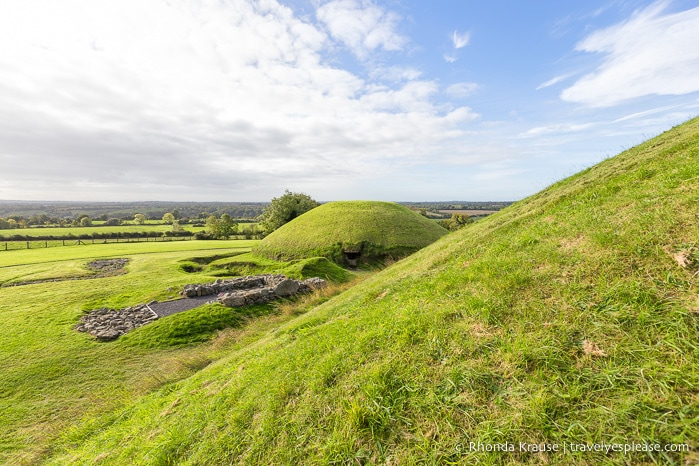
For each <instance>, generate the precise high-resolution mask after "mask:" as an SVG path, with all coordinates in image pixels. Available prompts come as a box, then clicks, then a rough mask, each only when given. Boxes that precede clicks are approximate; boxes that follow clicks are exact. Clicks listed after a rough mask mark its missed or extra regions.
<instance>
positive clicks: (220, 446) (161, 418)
mask: <svg viewBox="0 0 699 466" xmlns="http://www.w3.org/2000/svg"><path fill="white" fill-rule="evenodd" d="M697 179H699V119H695V120H692V121H690V122H688V123H686V124H685V125H682V126H680V127H678V128H675V129H673V130H671V131H670V132H668V133H666V134H663V135H661V136H659V137H658V138H655V139H652V140H650V141H648V142H646V143H644V144H642V145H640V146H638V147H636V148H633V149H631V150H629V151H626V152H624V153H623V154H621V155H619V156H617V157H615V158H612V159H609V160H607V161H605V162H603V163H601V164H599V165H598V166H595V167H593V168H590V169H588V170H584V171H583V172H581V173H579V174H577V175H575V176H573V177H570V178H568V179H566V180H564V181H561V182H559V183H556V184H555V185H553V186H551V187H550V188H548V189H546V190H544V191H542V192H541V193H539V194H537V195H535V196H532V197H530V198H528V199H526V200H524V201H522V202H519V203H516V204H514V205H512V206H510V207H508V208H506V209H504V210H502V211H500V212H498V213H496V214H493V215H492V216H490V217H487V218H485V219H483V220H482V221H479V222H477V223H476V224H474V225H471V226H469V227H468V228H465V229H463V230H460V231H458V232H455V233H452V234H449V235H448V236H446V237H445V238H443V239H442V240H440V241H438V242H435V243H434V244H432V245H431V246H428V247H426V248H424V249H423V250H421V251H419V252H417V253H416V254H414V255H412V256H410V257H408V258H406V259H403V260H401V261H399V262H398V263H396V264H395V265H393V266H391V267H389V268H388V269H386V270H384V271H383V272H380V273H378V274H375V275H373V276H371V277H369V278H366V279H365V280H364V281H363V282H362V283H360V284H359V285H357V286H355V287H353V288H351V289H348V290H347V291H344V292H343V293H341V294H339V295H337V296H335V297H333V298H332V299H329V300H327V301H325V302H324V303H323V304H320V305H315V304H314V305H312V306H311V307H310V308H309V309H308V310H307V312H305V313H304V314H302V315H299V316H296V317H293V318H290V319H288V320H287V321H285V322H283V323H278V325H276V326H273V327H265V330H264V331H263V330H261V329H262V327H257V330H255V331H254V332H253V334H254V337H252V338H250V339H247V338H246V337H245V336H242V337H241V338H240V340H238V341H237V342H236V343H235V344H233V345H232V346H230V347H228V348H227V349H226V351H225V356H223V357H222V358H221V359H220V360H217V361H216V362H214V363H212V364H209V365H207V367H205V368H203V369H202V370H199V371H198V372H197V373H196V374H193V375H191V376H190V377H188V378H186V379H183V380H181V381H179V382H177V383H173V384H170V385H167V386H165V387H163V388H161V389H160V390H157V391H155V392H153V393H151V394H148V395H146V396H143V397H137V396H133V395H132V399H133V401H132V402H131V403H128V404H127V403H125V405H124V406H123V407H121V408H118V409H115V410H114V411H112V412H110V413H108V414H103V415H101V416H93V417H90V416H86V417H87V419H86V421H85V422H82V423H81V424H79V425H73V427H71V428H67V429H63V435H62V437H61V438H60V439H59V440H57V441H56V442H54V443H53V444H52V445H53V449H52V450H51V451H47V452H46V453H45V455H44V456H43V457H42V459H43V461H44V462H45V463H46V464H93V463H94V462H96V461H99V462H100V464H124V463H129V464H183V465H184V464H379V463H381V464H407V465H410V464H415V465H417V464H491V465H495V464H579V465H587V464H678V465H680V464H694V463H696V462H697V461H698V460H699V457H698V456H697V453H696V449H697V448H699V427H698V426H699V422H698V421H699V398H698V397H697V387H699V372H698V371H697V367H699V345H698V342H697V335H699V320H698V319H699V298H698V294H699V293H698V291H699V290H698V289H697V272H696V262H695V259H696V250H697V247H699V245H698V244H697V229H696V228H697V221H698V218H699V183H697ZM678 254H679V255H680V256H682V257H686V258H687V259H686V261H685V262H684V265H683V264H682V263H681V262H682V261H679V260H678V259H677V258H676V257H677V255H678ZM290 314H291V315H293V313H290ZM285 315H286V314H285ZM15 325H16V324H15ZM231 332H235V330H231ZM231 335H240V334H237V333H232V334H231ZM243 335H244V334H243ZM115 347H116V346H115ZM38 360H41V358H38ZM50 367H51V365H50V364H47V365H46V367H45V368H43V369H42V370H48V369H49V368H50ZM30 386H34V384H30ZM469 442H474V443H476V444H477V443H482V444H484V445H485V444H494V443H505V442H509V443H513V444H514V445H517V446H518V445H519V442H526V443H531V444H534V443H537V444H538V443H542V442H543V443H546V444H549V445H553V444H558V445H559V446H560V447H561V451H558V452H553V451H551V452H538V453H536V452H525V451H521V450H519V449H517V450H516V451H514V452H498V451H477V450H469V449H468V448H467V446H468V445H469ZM571 443H574V444H590V445H591V444H601V443H606V444H612V443H613V444H632V443H635V444H645V443H649V444H654V443H658V444H660V445H669V444H688V445H690V446H691V447H692V448H693V451H691V452H665V451H662V452H639V453H628V454H624V453H614V452H610V453H605V452H600V451H588V452H580V451H570V449H568V450H564V449H563V445H570V444H571Z"/></svg>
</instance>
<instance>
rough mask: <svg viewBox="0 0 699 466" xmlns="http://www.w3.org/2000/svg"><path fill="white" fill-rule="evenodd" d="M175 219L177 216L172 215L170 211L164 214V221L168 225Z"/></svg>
mask: <svg viewBox="0 0 699 466" xmlns="http://www.w3.org/2000/svg"><path fill="white" fill-rule="evenodd" d="M174 221H175V216H174V215H172V214H171V213H170V212H168V213H166V214H165V215H163V222H165V223H167V224H168V225H172V223H173V222H174Z"/></svg>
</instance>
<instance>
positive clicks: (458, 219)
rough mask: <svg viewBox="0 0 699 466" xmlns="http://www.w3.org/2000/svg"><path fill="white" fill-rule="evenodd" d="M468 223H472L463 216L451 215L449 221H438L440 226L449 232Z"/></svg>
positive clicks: (466, 216) (470, 219)
mask: <svg viewBox="0 0 699 466" xmlns="http://www.w3.org/2000/svg"><path fill="white" fill-rule="evenodd" d="M470 223H473V219H472V218H471V217H469V216H468V215H465V214H451V219H450V220H440V221H439V224H440V225H442V226H443V227H444V228H446V229H447V230H450V231H456V230H459V229H461V228H463V227H465V226H466V225H468V224H470Z"/></svg>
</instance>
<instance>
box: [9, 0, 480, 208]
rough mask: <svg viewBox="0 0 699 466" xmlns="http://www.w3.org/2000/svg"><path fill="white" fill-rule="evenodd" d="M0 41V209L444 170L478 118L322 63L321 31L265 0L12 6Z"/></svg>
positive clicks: (414, 84)
mask: <svg viewBox="0 0 699 466" xmlns="http://www.w3.org/2000/svg"><path fill="white" fill-rule="evenodd" d="M333 3H337V2H333ZM350 3H351V4H354V5H357V3H354V2H349V3H347V2H344V3H343V4H344V5H349V4H350ZM326 5H327V4H326ZM335 8H338V5H335ZM362 8H364V10H369V11H370V12H371V11H374V10H373V8H374V7H372V6H371V5H370V4H362ZM375 17H376V18H378V20H377V21H378V22H377V23H376V24H384V25H386V24H389V23H390V21H389V20H388V17H387V16H386V13H383V16H381V15H380V14H379V13H377V12H375ZM379 29H380V28H379ZM389 29H390V28H389ZM358 37H362V38H361V39H358V42H357V44H360V45H358V46H359V47H364V48H365V49H367V48H371V47H372V46H375V47H381V48H385V49H390V48H391V47H393V46H395V47H397V46H398V45H397V42H390V41H389V40H388V37H389V36H386V37H385V40H384V39H381V40H379V39H377V38H376V37H375V38H373V39H371V38H369V37H368V36H362V35H361V34H360V36H358ZM392 40H395V36H394V37H393V39H392ZM399 42H400V41H399ZM0 43H2V44H11V46H7V47H3V48H2V49H0V121H3V124H2V125H0V166H1V167H2V170H1V171H0V186H2V191H0V194H2V196H3V197H15V198H21V197H25V198H36V197H37V196H39V197H45V196H46V194H41V193H48V192H51V193H52V194H50V196H51V197H53V198H73V199H75V198H76V197H77V198H85V197H86V196H87V197H89V198H90V199H119V198H121V199H127V198H128V199H134V198H136V199H138V198H149V199H155V198H160V199H235V200H245V199H249V200H254V199H257V200H259V199H268V198H270V197H271V196H273V195H277V194H278V193H279V191H280V189H282V188H283V187H284V186H285V185H287V186H288V182H289V181H288V180H289V179H290V178H293V180H294V182H295V183H297V184H307V185H320V184H326V185H338V184H341V183H343V182H344V181H343V180H347V179H349V178H352V177H356V176H374V175H376V174H379V173H389V172H390V171H391V168H392V166H394V165H395V163H396V161H397V160H400V161H401V163H404V164H408V165H409V164H416V163H421V162H425V161H430V162H431V163H438V160H439V158H440V157H442V155H441V154H455V153H459V150H460V149H459V148H460V147H461V146H463V143H464V141H463V138H464V137H465V135H464V131H463V127H462V126H463V125H465V124H468V123H469V122H470V121H473V120H474V119H475V118H477V115H476V114H475V113H474V112H473V111H471V109H469V108H467V107H458V108H455V107H453V106H450V107H449V108H448V109H447V110H446V111H445V107H444V106H443V105H442V104H440V103H439V102H436V101H435V99H436V98H437V95H438V94H439V88H438V85H437V84H436V82H434V81H429V80H420V74H419V72H417V71H416V70H411V69H409V68H403V69H399V68H395V69H388V70H387V71H386V74H387V75H391V74H393V75H394V76H398V77H400V80H399V81H398V83H397V84H395V83H389V84H390V86H389V85H375V84H370V83H368V82H367V81H366V80H365V79H363V78H362V77H360V76H358V75H356V74H353V73H351V72H349V71H347V70H344V69H341V68H338V67H333V66H330V65H327V64H325V63H324V60H323V53H324V51H325V50H326V48H327V47H328V43H329V38H328V36H327V35H326V33H325V32H323V30H321V29H320V28H319V27H317V26H316V25H313V24H309V23H306V22H303V21H301V20H299V19H298V18H296V17H294V15H293V13H292V11H291V10H290V9H288V8H286V7H283V6H281V5H279V4H278V3H276V2H274V1H272V0H268V1H266V2H264V3H260V2H257V1H256V2H252V1H237V2H222V3H218V2H206V1H191V2H187V3H184V2H168V1H166V0H151V1H149V2H141V1H138V0H122V1H120V2H118V3H115V2H112V1H110V0H101V1H100V0H90V1H78V0H73V1H70V0H65V1H62V2H55V1H51V0H46V1H43V2H42V1H38V0H31V1H30V0H14V1H13V0H6V1H4V2H2V3H1V4H0ZM362 44H363V45H362ZM391 44H394V45H391ZM435 148H437V149H435ZM471 157H472V156H471V155H470V154H467V155H464V156H463V157H462V162H463V163H468V161H469V160H472V158H471ZM27 166H30V167H32V169H31V170H27V169H26V167H27ZM80 186H84V187H85V186H89V187H90V188H89V190H87V191H83V194H82V195H80V194H77V195H76V194H75V193H77V192H78V191H77V190H78V189H79V187H80ZM154 186H157V188H155V187H154ZM86 189H87V188H86Z"/></svg>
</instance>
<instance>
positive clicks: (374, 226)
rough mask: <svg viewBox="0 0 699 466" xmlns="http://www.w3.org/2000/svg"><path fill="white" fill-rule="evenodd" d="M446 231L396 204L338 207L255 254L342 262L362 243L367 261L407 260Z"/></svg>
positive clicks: (314, 213) (309, 217)
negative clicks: (346, 253) (374, 258)
mask: <svg viewBox="0 0 699 466" xmlns="http://www.w3.org/2000/svg"><path fill="white" fill-rule="evenodd" d="M446 233H447V231H446V230H445V229H444V228H442V227H440V226H439V225H437V224H436V223H435V222H433V221H431V220H428V219H426V218H425V217H423V216H421V215H420V214H418V213H416V212H413V211H411V210H410V209H408V208H407V207H404V206H401V205H399V204H395V203H393V202H376V201H337V202H329V203H327V204H323V205H321V206H319V207H316V208H315V209H313V210H310V211H309V212H306V213H305V214H303V215H301V216H300V217H298V218H296V219H294V220H292V221H291V222H289V223H287V224H286V225H284V226H282V227H281V228H279V229H278V230H276V231H274V232H272V233H271V234H270V235H269V236H267V237H266V238H265V239H264V240H263V241H262V242H261V243H260V244H258V245H257V246H256V247H255V249H254V252H255V253H256V254H260V255H263V256H267V257H271V258H277V259H283V260H289V259H301V258H305V257H313V256H324V257H328V258H330V259H332V260H334V261H336V262H341V261H342V249H343V246H341V245H344V247H345V248H346V249H353V248H354V247H356V246H358V245H360V244H362V243H364V249H363V255H364V256H378V257H381V256H394V257H404V256H406V255H407V254H410V253H412V252H414V251H417V250H418V249H420V248H423V247H425V246H427V245H428V244H431V243H433V242H434V241H436V240H438V239H439V238H441V237H442V236H444V235H445V234H446Z"/></svg>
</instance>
